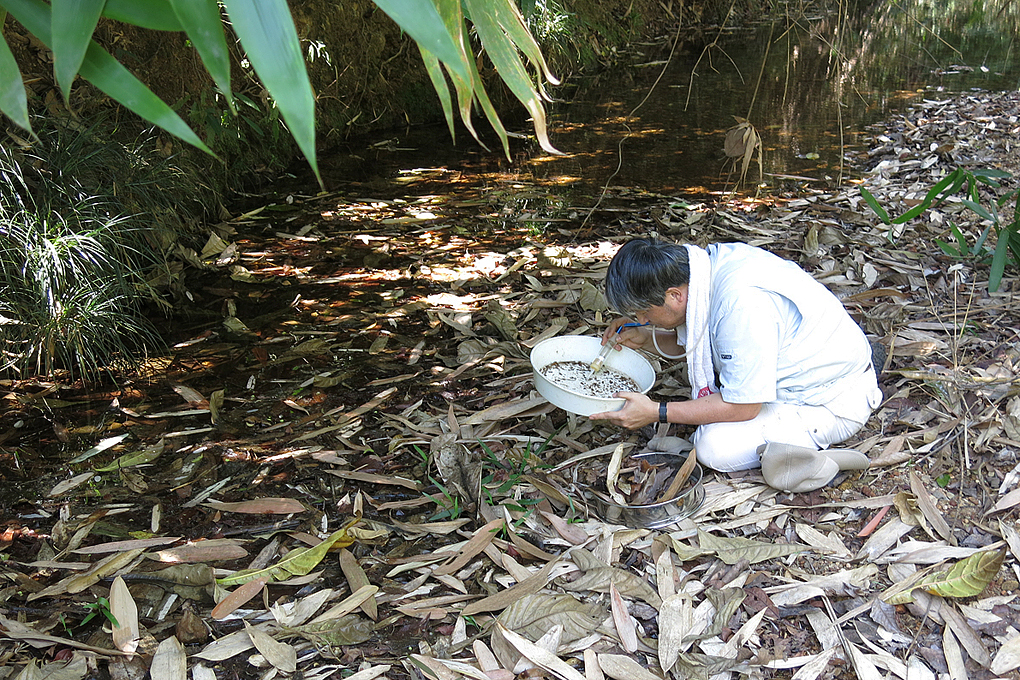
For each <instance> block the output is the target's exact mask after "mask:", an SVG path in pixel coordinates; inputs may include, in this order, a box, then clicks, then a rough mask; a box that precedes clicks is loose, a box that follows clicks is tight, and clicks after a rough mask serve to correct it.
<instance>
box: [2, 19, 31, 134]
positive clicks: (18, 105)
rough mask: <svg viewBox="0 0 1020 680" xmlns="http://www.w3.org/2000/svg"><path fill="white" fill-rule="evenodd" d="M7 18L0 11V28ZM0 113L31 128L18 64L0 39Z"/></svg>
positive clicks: (19, 124)
mask: <svg viewBox="0 0 1020 680" xmlns="http://www.w3.org/2000/svg"><path fill="white" fill-rule="evenodd" d="M6 17H7V11H6V10H0V26H2V25H3V22H4V19H5V18H6ZM0 111H3V112H4V113H5V114H6V115H7V116H8V117H9V118H10V119H11V120H13V121H14V122H15V123H17V125H18V126H19V127H21V128H23V129H25V130H30V129H31V128H32V126H31V124H30V123H29V122H28V97H27V96H26V95H25V84H24V83H23V82H22V81H21V73H19V72H18V64H17V62H16V61H15V60H14V55H13V54H12V53H11V48H10V47H9V46H8V45H7V43H6V42H5V41H4V40H2V39H0Z"/></svg>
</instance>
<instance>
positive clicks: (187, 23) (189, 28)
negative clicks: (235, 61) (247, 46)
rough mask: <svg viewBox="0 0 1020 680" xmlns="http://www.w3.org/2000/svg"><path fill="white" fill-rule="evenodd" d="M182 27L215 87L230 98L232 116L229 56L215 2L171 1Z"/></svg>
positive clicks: (230, 104) (201, 0)
mask: <svg viewBox="0 0 1020 680" xmlns="http://www.w3.org/2000/svg"><path fill="white" fill-rule="evenodd" d="M170 4H171V5H172V6H173V11H174V12H175V13H176V15H177V18H178V20H179V21H180V22H181V26H183V27H184V30H185V31H186V32H187V34H188V39H189V40H191V42H192V44H194V46H195V49H197V50H198V54H199V56H200V57H202V63H203V64H205V68H206V70H207V71H209V75H211V76H212V78H213V82H215V83H216V87H218V88H219V89H220V92H222V93H223V94H224V95H226V98H227V106H229V107H230V111H231V112H232V113H234V112H235V109H234V97H233V94H232V93H231V88H230V54H229V52H228V51H227V39H226V36H225V34H224V31H223V18H222V17H221V16H220V8H219V5H218V4H216V0H170Z"/></svg>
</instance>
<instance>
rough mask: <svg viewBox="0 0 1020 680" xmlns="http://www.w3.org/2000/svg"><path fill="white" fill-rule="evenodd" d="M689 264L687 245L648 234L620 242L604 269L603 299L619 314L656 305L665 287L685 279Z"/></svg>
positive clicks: (632, 312) (683, 282)
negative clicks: (658, 238) (661, 239)
mask: <svg viewBox="0 0 1020 680" xmlns="http://www.w3.org/2000/svg"><path fill="white" fill-rule="evenodd" d="M690 280H691V268H690V264H689V262H688V259H687V248H685V247H683V246H681V245H677V244H675V243H668V242H666V241H659V240H656V239H651V238H647V239H645V238H637V239H634V240H632V241H628V242H627V243H625V244H623V246H622V247H621V248H620V250H618V251H617V253H616V256H615V257H613V261H612V262H610V263H609V271H608V272H607V273H606V301H607V302H608V303H609V306H610V307H611V308H612V309H615V310H617V311H618V312H620V313H621V314H624V315H628V316H633V315H634V314H635V313H636V312H641V311H645V310H647V309H649V308H651V307H659V306H661V305H663V304H665V302H666V291H667V290H669V289H670V288H675V287H678V286H682V285H684V284H686V283H688V282H689V281H690Z"/></svg>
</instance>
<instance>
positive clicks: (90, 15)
mask: <svg viewBox="0 0 1020 680" xmlns="http://www.w3.org/2000/svg"><path fill="white" fill-rule="evenodd" d="M105 3H106V0H52V3H51V7H52V8H53V9H52V17H53V20H52V34H53V44H52V45H51V49H52V50H53V73H54V75H55V76H56V79H57V85H58V86H59V87H60V91H61V93H63V95H64V100H65V101H66V100H67V99H68V98H69V97H70V96H71V85H72V84H73V83H74V78H75V76H77V75H78V70H79V69H80V68H81V63H82V60H84V59H85V50H87V49H88V47H89V42H91V40H92V34H93V33H95V31H96V24H97V23H99V15H100V14H102V12H103V5H104V4H105Z"/></svg>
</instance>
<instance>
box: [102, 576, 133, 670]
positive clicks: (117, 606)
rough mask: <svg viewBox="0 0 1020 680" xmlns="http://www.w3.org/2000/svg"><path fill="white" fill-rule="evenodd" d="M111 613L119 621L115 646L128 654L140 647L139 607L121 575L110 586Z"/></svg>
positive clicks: (114, 639)
mask: <svg viewBox="0 0 1020 680" xmlns="http://www.w3.org/2000/svg"><path fill="white" fill-rule="evenodd" d="M110 613H111V614H113V616H114V618H115V619H116V621H117V623H116V624H115V625H114V626H113V646H114V647H116V648H117V649H119V650H120V651H122V652H125V653H127V654H128V655H130V654H133V653H134V651H135V650H136V649H138V640H139V639H140V637H141V636H140V634H139V628H138V607H137V606H136V605H135V600H134V598H133V597H131V592H130V591H129V590H128V587H127V584H126V583H124V579H123V578H122V577H120V576H118V577H117V578H115V579H113V585H112V586H111V587H110Z"/></svg>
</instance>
